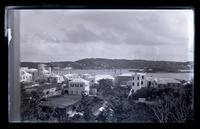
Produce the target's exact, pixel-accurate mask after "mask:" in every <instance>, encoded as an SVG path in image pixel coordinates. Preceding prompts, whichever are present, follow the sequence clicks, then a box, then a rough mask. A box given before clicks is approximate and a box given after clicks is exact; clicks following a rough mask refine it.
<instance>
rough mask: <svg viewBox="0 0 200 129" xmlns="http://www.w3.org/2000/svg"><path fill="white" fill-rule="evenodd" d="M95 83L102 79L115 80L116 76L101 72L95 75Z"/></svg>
mask: <svg viewBox="0 0 200 129" xmlns="http://www.w3.org/2000/svg"><path fill="white" fill-rule="evenodd" d="M94 78H95V80H94V82H95V84H99V81H100V80H102V79H108V80H112V82H114V81H115V78H114V77H113V76H111V75H106V74H101V75H95V77H94Z"/></svg>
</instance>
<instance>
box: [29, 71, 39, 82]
mask: <svg viewBox="0 0 200 129" xmlns="http://www.w3.org/2000/svg"><path fill="white" fill-rule="evenodd" d="M26 72H28V73H30V74H32V80H33V81H36V80H37V79H38V69H34V68H31V69H27V70H26Z"/></svg>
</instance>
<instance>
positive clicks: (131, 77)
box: [116, 73, 147, 92]
mask: <svg viewBox="0 0 200 129" xmlns="http://www.w3.org/2000/svg"><path fill="white" fill-rule="evenodd" d="M116 84H118V85H120V86H129V87H131V89H132V91H133V92H135V91H137V90H139V89H141V88H142V87H146V86H147V82H146V74H145V73H124V74H121V75H118V76H117V77H116Z"/></svg>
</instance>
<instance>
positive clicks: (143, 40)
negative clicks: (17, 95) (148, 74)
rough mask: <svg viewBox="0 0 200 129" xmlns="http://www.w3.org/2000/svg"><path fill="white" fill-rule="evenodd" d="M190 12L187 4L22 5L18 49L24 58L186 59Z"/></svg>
mask: <svg viewBox="0 0 200 129" xmlns="http://www.w3.org/2000/svg"><path fill="white" fill-rule="evenodd" d="M192 16H193V13H192V11H191V10H153V11H152V10H148V11H147V10H146V11H145V10H139V11H138V10H93V11H91V10H65V11H64V10H34V11H25V10H23V11H21V17H20V20H21V22H20V23H21V25H20V33H21V34H20V38H21V42H22V43H21V44H22V45H21V46H22V47H21V50H22V52H21V53H22V54H21V55H22V59H23V60H28V59H34V60H37V59H38V60H50V59H53V60H76V59H80V58H85V57H88V58H89V57H105V58H106V57H107V58H127V59H134V58H143V59H160V60H162V59H163V60H181V59H182V60H188V56H187V54H188V52H189V53H190V55H191V54H192V53H191V51H192V50H193V45H192V44H193V42H192V38H193V37H192V35H191V34H192V32H193V27H192V26H193V20H192V18H193V17H192ZM166 50H167V51H170V52H167V51H166ZM29 57H31V58H29ZM191 57H192V55H191ZM190 59H191V58H190Z"/></svg>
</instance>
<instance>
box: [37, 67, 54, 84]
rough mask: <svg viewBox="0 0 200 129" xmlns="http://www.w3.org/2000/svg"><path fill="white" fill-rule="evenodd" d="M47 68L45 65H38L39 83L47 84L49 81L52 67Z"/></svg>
mask: <svg viewBox="0 0 200 129" xmlns="http://www.w3.org/2000/svg"><path fill="white" fill-rule="evenodd" d="M46 68H47V66H46V65H45V64H39V65H38V79H37V81H39V82H46V81H48V77H49V76H50V75H51V67H49V68H48V70H47V69H46Z"/></svg>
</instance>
